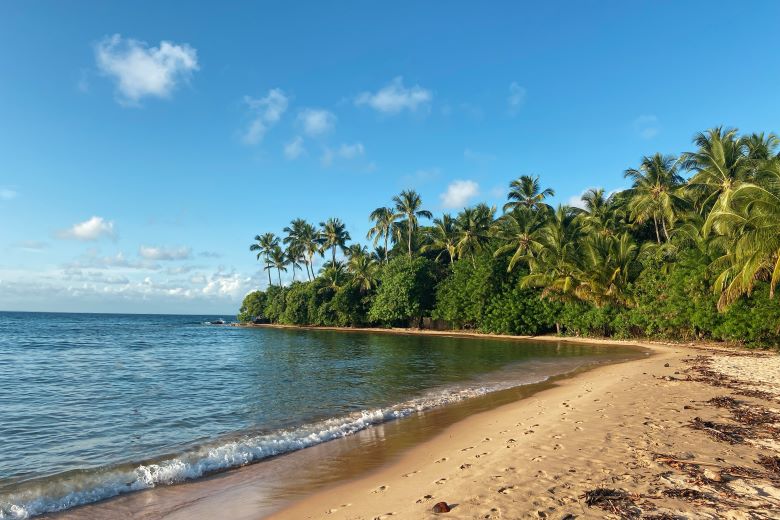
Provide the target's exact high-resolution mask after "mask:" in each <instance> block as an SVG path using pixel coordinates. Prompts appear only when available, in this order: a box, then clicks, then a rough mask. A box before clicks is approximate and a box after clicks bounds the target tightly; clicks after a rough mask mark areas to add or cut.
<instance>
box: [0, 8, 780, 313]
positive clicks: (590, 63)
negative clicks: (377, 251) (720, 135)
mask: <svg viewBox="0 0 780 520" xmlns="http://www.w3.org/2000/svg"><path fill="white" fill-rule="evenodd" d="M541 4H543V5H541ZM725 7H726V4H720V3H718V2H715V3H712V2H692V1H691V2H677V1H674V2H672V1H653V2H649V1H648V2H643V1H632V2H625V1H603V2H544V3H542V2H491V3H485V2H454V1H448V2H443V1H442V2H406V1H402V2H392V3H388V2H357V1H356V2H313V1H312V2H270V1H269V2H197V3H196V2H183V1H179V2H176V1H166V2H151V1H146V2H145V1H138V2H132V3H130V2H124V3H119V2H102V1H101V2H98V1H94V2H90V1H81V2H55V1H48V2H43V1H8V2H2V3H1V4H0V71H1V72H0V310H29V311H77V312H132V313H195V314H209V313H212V314H233V313H235V312H236V311H237V309H238V306H239V304H240V301H241V299H242V297H243V296H244V295H245V294H246V293H247V292H249V291H251V290H254V289H258V288H259V289H262V288H264V287H265V285H266V284H267V277H266V274H265V272H263V271H262V266H260V264H259V263H258V262H257V261H256V259H255V256H254V255H253V254H252V253H251V252H250V251H249V245H250V244H251V243H252V241H253V237H254V236H255V235H256V234H261V233H264V232H267V231H270V232H274V233H276V234H281V233H282V228H284V226H286V225H287V224H288V223H289V221H290V220H291V219H293V218H297V217H301V218H305V219H307V220H309V221H311V222H314V223H318V222H320V221H323V220H325V219H327V218H328V217H339V218H341V219H342V220H343V221H344V222H346V224H347V229H348V231H349V232H350V234H351V235H352V237H353V239H356V240H358V241H361V242H363V243H366V240H365V238H364V237H365V234H366V231H367V230H368V228H369V227H370V226H369V221H368V214H369V213H370V211H371V210H373V209H374V208H376V207H378V206H383V205H388V204H389V202H390V199H391V198H392V196H393V195H395V194H397V193H398V192H400V191H401V190H403V189H407V188H411V189H415V190H417V191H418V192H419V193H420V194H421V196H422V199H423V202H424V205H425V207H426V208H427V209H430V210H431V211H433V212H434V213H435V214H438V213H441V212H443V211H448V212H457V211H458V210H459V209H462V208H463V207H464V206H467V205H470V204H474V203H476V202H482V201H484V202H488V203H489V204H495V205H497V206H499V207H500V206H501V204H502V203H503V202H504V197H505V194H506V188H507V185H508V183H509V182H510V181H511V180H512V179H514V178H517V177H518V176H520V175H524V174H529V175H539V176H540V177H541V179H542V184H543V185H544V186H545V187H551V188H553V189H554V190H555V192H556V195H555V198H554V202H555V203H577V202H578V200H579V196H580V195H581V194H582V192H583V191H585V190H586V189H588V188H590V187H604V188H605V189H607V190H615V189H620V188H626V187H628V186H627V183H626V180H625V179H624V178H623V171H624V170H625V169H626V168H629V167H633V166H636V165H637V164H638V163H639V161H640V160H641V158H642V156H643V155H650V154H652V153H655V152H658V151H660V152H663V153H672V154H677V153H680V152H681V151H684V150H687V149H690V146H691V145H690V143H691V138H692V137H693V135H694V134H695V133H696V132H698V131H701V130H704V129H707V128H710V127H713V126H717V125H726V126H732V127H737V128H739V129H740V130H743V131H746V132H752V131H766V132H770V131H777V130H778V128H777V122H778V121H780V103H778V102H777V95H778V92H780V58H779V57H778V53H777V50H776V49H777V41H776V34H777V27H778V23H779V22H780V3H777V2H769V1H766V2H746V3H744V4H740V6H739V9H734V8H728V9H726V8H725ZM731 7H733V6H731ZM297 276H299V277H300V276H301V275H300V273H298V274H297ZM290 278H291V274H290V273H288V274H287V276H286V281H289V279H290Z"/></svg>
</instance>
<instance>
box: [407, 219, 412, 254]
mask: <svg viewBox="0 0 780 520" xmlns="http://www.w3.org/2000/svg"><path fill="white" fill-rule="evenodd" d="M407 235H409V236H408V237H407V238H408V240H407V242H408V244H409V258H411V257H412V219H411V218H410V219H409V230H408V231H407Z"/></svg>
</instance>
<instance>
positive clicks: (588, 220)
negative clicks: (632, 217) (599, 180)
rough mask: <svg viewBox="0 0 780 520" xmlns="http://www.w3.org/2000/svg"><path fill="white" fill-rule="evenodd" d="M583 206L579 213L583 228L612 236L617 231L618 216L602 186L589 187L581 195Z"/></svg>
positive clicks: (610, 197)
mask: <svg viewBox="0 0 780 520" xmlns="http://www.w3.org/2000/svg"><path fill="white" fill-rule="evenodd" d="M582 203H583V206H584V208H582V212H581V213H580V219H581V220H582V225H583V230H585V231H586V232H589V233H599V234H601V235H605V236H613V235H614V234H615V233H616V232H617V228H618V225H619V217H618V214H617V211H616V207H615V204H614V200H613V197H612V196H607V195H606V194H605V192H604V188H590V189H589V190H587V191H586V192H585V193H584V194H583V195H582Z"/></svg>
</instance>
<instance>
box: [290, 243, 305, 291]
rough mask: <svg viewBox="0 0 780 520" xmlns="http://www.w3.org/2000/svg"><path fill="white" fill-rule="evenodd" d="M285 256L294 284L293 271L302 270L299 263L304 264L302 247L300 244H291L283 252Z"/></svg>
mask: <svg viewBox="0 0 780 520" xmlns="http://www.w3.org/2000/svg"><path fill="white" fill-rule="evenodd" d="M285 254H286V255H287V263H288V264H289V265H290V266H291V267H292V281H293V282H295V270H296V269H298V270H299V271H300V270H303V268H302V267H301V263H305V262H306V257H304V256H303V247H302V246H301V245H300V244H293V245H291V246H290V247H288V248H287V249H286V250H285ZM307 274H308V269H307Z"/></svg>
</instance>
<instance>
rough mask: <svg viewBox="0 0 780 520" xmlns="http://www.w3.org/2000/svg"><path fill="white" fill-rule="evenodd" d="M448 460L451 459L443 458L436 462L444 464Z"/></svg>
mask: <svg viewBox="0 0 780 520" xmlns="http://www.w3.org/2000/svg"><path fill="white" fill-rule="evenodd" d="M448 460H449V459H448V458H447V457H442V458H440V459H439V460H437V461H436V464H441V463H442V462H446V461H448Z"/></svg>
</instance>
